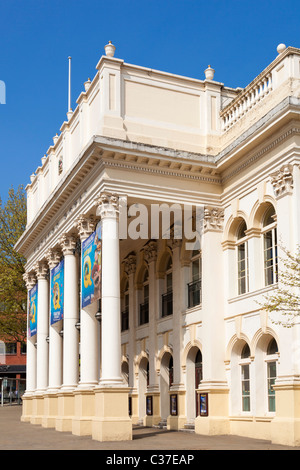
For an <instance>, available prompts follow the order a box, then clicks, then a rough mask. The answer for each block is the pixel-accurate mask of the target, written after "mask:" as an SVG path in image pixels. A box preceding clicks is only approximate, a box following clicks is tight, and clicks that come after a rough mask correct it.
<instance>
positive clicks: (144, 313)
mask: <svg viewBox="0 0 300 470" xmlns="http://www.w3.org/2000/svg"><path fill="white" fill-rule="evenodd" d="M148 322H149V272H148V269H146V270H145V272H144V277H143V287H142V302H141V304H140V312H139V325H144V324H145V323H148Z"/></svg>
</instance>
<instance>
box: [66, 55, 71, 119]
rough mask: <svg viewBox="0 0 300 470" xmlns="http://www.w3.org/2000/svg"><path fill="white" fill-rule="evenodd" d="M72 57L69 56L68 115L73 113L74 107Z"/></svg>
mask: <svg viewBox="0 0 300 470" xmlns="http://www.w3.org/2000/svg"><path fill="white" fill-rule="evenodd" d="M71 59H72V57H70V56H69V57H68V60H69V84H68V85H69V86H68V112H67V115H68V117H69V116H70V115H71V114H72V107H71Z"/></svg>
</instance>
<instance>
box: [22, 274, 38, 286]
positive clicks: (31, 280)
mask: <svg viewBox="0 0 300 470" xmlns="http://www.w3.org/2000/svg"><path fill="white" fill-rule="evenodd" d="M23 279H24V281H25V284H26V288H27V290H31V289H32V288H33V287H34V286H35V284H36V275H35V272H32V271H31V272H26V273H24V274H23Z"/></svg>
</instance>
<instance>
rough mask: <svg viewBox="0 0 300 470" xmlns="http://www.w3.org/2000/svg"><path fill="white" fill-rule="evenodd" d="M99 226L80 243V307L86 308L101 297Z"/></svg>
mask: <svg viewBox="0 0 300 470" xmlns="http://www.w3.org/2000/svg"><path fill="white" fill-rule="evenodd" d="M101 255H102V240H101V226H100V224H98V226H97V229H96V231H95V232H94V233H92V235H90V236H89V237H88V238H87V239H86V240H84V241H83V242H82V247H81V306H82V308H83V307H87V306H88V305H90V304H91V303H93V302H95V301H96V300H99V299H100V297H101Z"/></svg>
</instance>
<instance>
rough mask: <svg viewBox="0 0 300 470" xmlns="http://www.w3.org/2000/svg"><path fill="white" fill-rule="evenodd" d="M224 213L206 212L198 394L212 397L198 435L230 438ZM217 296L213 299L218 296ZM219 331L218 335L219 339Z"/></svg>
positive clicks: (197, 428) (199, 419)
mask: <svg viewBox="0 0 300 470" xmlns="http://www.w3.org/2000/svg"><path fill="white" fill-rule="evenodd" d="M223 221H224V213H223V210H222V209H220V208H217V207H206V208H205V209H204V231H203V240H202V241H203V244H202V287H203V289H202V312H203V317H202V318H203V322H202V330H203V334H202V335H203V336H202V337H203V343H202V344H203V351H202V357H203V380H202V381H201V383H200V384H199V386H198V392H201V393H208V403H209V412H208V416H205V417H204V416H198V417H197V418H196V420H195V432H196V433H198V434H227V433H228V431H229V416H228V413H229V410H228V393H229V389H228V385H227V382H226V375H225V367H224V359H225V344H224V341H225V325H224V306H223V296H224V285H223V282H224V275H223V273H224V270H223V250H222V246H221V241H222V232H223ZM216 289H217V291H218V292H217V293H216V295H211V293H212V292H215V290H216ZM216 331H217V332H218V334H217V335H216Z"/></svg>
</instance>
